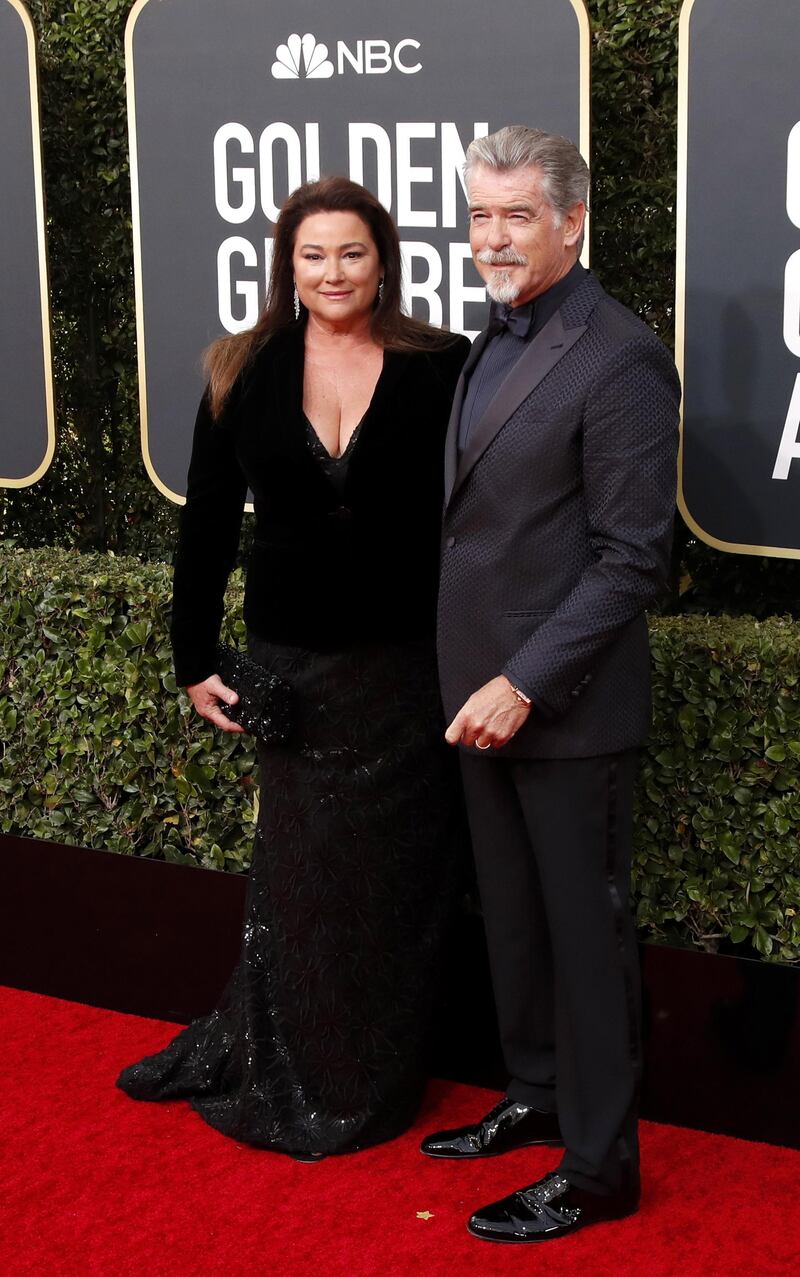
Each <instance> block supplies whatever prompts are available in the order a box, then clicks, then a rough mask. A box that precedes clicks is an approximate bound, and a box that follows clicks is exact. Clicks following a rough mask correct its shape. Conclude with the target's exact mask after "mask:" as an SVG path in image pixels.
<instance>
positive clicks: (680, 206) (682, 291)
mask: <svg viewBox="0 0 800 1277" xmlns="http://www.w3.org/2000/svg"><path fill="white" fill-rule="evenodd" d="M695 2H696V0H684V4H683V8H682V9H681V16H680V23H679V26H678V195H677V205H676V212H677V252H676V262H675V363H676V365H677V368H678V373H679V375H680V379H681V385H683V374H684V356H685V341H686V209H687V182H688V129H689V52H690V46H689V23H690V20H691V16H692V11H693V9H694V6H695ZM684 435H685V404H684V403H683V402H682V403H681V422H680V448H679V451H678V509H679V510H680V512H681V514H682V516H683V519H684V521H685V523H686V524H687V526H688V527H689V528H691V530H692V532H694V533H695V534H696V535H697V536H698V537H700V540H701V541H705V543H706V545H710V546H713V548H714V549H715V550H725V551H726V552H727V553H728V554H759V555H764V556H766V557H770V558H775V559H800V550H794V549H790V548H788V547H781V546H773V545H742V544H739V543H738V542H735V541H721V540H720V539H719V537H715V536H714V535H713V534H712V533H711V532H707V531H706V530H705V528H702V527H701V526H700V524H699V523H698V522H697V520H696V519H695V518H694V517H693V515H692V514H691V513H690V511H689V508H688V506H687V504H686V497H685V495H684V491H683V456H684Z"/></svg>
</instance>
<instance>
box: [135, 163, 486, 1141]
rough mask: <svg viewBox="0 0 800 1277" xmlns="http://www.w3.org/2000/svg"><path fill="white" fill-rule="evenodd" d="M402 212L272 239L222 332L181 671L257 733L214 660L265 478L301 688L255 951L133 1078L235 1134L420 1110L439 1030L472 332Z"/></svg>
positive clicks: (182, 563)
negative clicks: (454, 610)
mask: <svg viewBox="0 0 800 1277" xmlns="http://www.w3.org/2000/svg"><path fill="white" fill-rule="evenodd" d="M400 274H401V266H400V247H399V243H398V239H397V233H396V231H395V228H394V225H393V223H392V221H391V218H390V217H389V215H388V213H387V212H386V211H385V210H384V208H383V207H382V205H381V204H380V203H379V202H378V201H377V200H376V199H375V198H374V197H373V196H372V195H371V194H370V193H369V192H368V191H367V190H365V189H364V188H363V187H361V186H357V185H356V184H355V183H353V182H350V181H347V180H346V179H343V178H327V179H324V180H322V181H320V182H315V183H311V184H307V185H306V186H304V187H301V188H300V189H299V190H297V191H296V192H295V193H294V194H293V195H292V196H291V197H290V198H289V199H288V201H287V202H286V204H285V206H284V208H283V211H282V213H281V216H280V219H279V222H278V224H277V226H276V231H275V242H274V251H273V261H272V270H271V279H270V289H269V296H268V300H267V304H266V307H265V309H264V311H263V313H262V315H261V317H260V319H259V321H258V323H257V324H256V325H255V327H254V328H253V329H252V330H250V331H248V332H245V333H242V334H239V335H237V336H233V337H225V338H222V339H221V340H220V341H218V342H216V343H215V344H214V345H213V346H212V347H211V349H210V351H209V352H208V356H207V371H208V374H209V382H208V387H207V391H206V394H205V396H204V398H203V401H202V403H201V406H200V411H199V414H198V418H197V424H196V427H195V437H194V445H193V451H192V459H191V464H190V467H189V484H188V494H187V500H186V505H185V507H184V509H183V511H182V517H181V525H180V536H179V541H178V549H177V555H176V560H175V579H174V596H173V622H172V641H173V650H174V657H175V669H176V675H177V679H178V682H179V683H181V684H182V685H184V686H186V688H187V691H188V693H189V696H190V697H191V699H192V701H193V703H194V705H195V707H196V708H197V710H198V711H199V713H200V714H202V715H203V717H205V718H207V719H208V720H209V721H210V722H212V723H214V724H216V726H218V727H219V728H220V729H221V730H223V731H236V730H241V729H240V728H237V727H236V726H235V725H234V724H232V723H231V722H230V721H229V719H228V718H227V717H226V716H225V715H224V714H223V713H222V710H221V708H220V702H227V703H229V704H233V703H234V702H235V701H236V700H237V697H236V695H235V693H234V692H232V691H231V689H230V688H227V687H225V686H224V684H223V683H222V681H221V680H220V678H219V677H218V676H217V674H216V673H215V645H216V642H217V636H218V633H219V627H220V622H221V618H222V614H223V595H224V591H225V584H226V581H227V578H228V575H229V573H230V570H231V567H232V565H233V563H234V560H235V557H236V552H237V548H238V541H239V532H240V526H241V519H242V508H243V505H244V500H245V495H246V492H247V490H248V488H249V489H250V490H251V491H252V493H253V497H254V504H255V512H256V532H255V540H254V545H253V551H252V554H251V556H250V560H249V565H248V570H247V583H246V590H245V603H244V614H245V620H246V623H247V627H248V650H249V652H250V655H251V656H252V657H253V658H254V659H255V660H257V661H258V662H259V663H261V664H262V665H265V666H267V667H268V668H269V669H270V670H272V671H273V672H274V673H276V674H278V675H279V676H280V677H281V678H283V679H284V680H286V681H288V682H289V683H290V685H291V687H292V690H293V701H294V705H293V727H292V732H291V735H290V738H289V739H288V741H287V742H286V744H285V745H281V746H274V745H273V746H264V745H259V763H260V766H261V801H260V807H259V818H258V830H257V834H256V840H255V847H254V852H253V864H252V869H251V874H250V883H249V891H248V902H247V910H246V917H245V926H244V934H243V941H242V956H241V962H240V964H239V966H238V967H237V969H236V971H235V972H234V974H233V976H232V978H231V981H230V983H229V986H228V988H227V990H226V992H225V995H224V996H223V999H222V1001H221V1004H220V1006H219V1007H218V1008H217V1009H216V1010H215V1011H214V1012H213V1013H212V1014H211V1015H209V1016H207V1017H205V1018H203V1019H201V1020H197V1021H195V1022H194V1023H193V1024H191V1025H190V1026H189V1027H188V1028H187V1029H186V1030H184V1031H183V1032H182V1033H180V1034H179V1035H178V1037H177V1038H175V1039H174V1041H173V1042H172V1043H171V1044H170V1045H169V1046H168V1047H167V1048H166V1049H165V1050H164V1051H161V1052H160V1053H159V1054H158V1055H155V1056H151V1057H148V1058H147V1059H145V1060H142V1061H141V1062H140V1063H138V1064H135V1065H133V1066H131V1067H130V1068H127V1069H125V1070H124V1071H123V1073H122V1074H121V1075H120V1078H119V1080H118V1085H119V1086H121V1087H122V1089H123V1090H125V1091H127V1093H128V1094H129V1095H131V1096H134V1097H135V1098H137V1099H166V1098H174V1097H178V1096H184V1097H187V1098H189V1099H190V1100H191V1103H192V1105H193V1107H194V1108H196V1109H197V1110H198V1112H199V1113H200V1114H201V1115H202V1116H203V1117H204V1118H205V1120H206V1121H207V1122H209V1123H210V1124H211V1125H212V1126H215V1127H217V1128H218V1129H219V1130H221V1131H223V1132H224V1133H225V1134H227V1135H230V1136H233V1137H235V1138H236V1139H239V1140H244V1141H247V1142H249V1143H253V1144H258V1145H262V1146H265V1147H269V1148H273V1149H278V1150H280V1151H283V1152H287V1153H290V1154H291V1155H293V1156H295V1157H298V1158H301V1159H304V1160H311V1159H313V1158H316V1157H320V1156H325V1155H326V1154H329V1153H338V1152H346V1151H351V1150H354V1149H357V1148H364V1147H366V1146H368V1145H370V1144H373V1143H376V1142H378V1141H380V1140H385V1139H389V1138H391V1137H392V1136H394V1135H397V1134H398V1133H399V1132H400V1131H402V1130H403V1129H405V1128H406V1127H407V1126H408V1124H409V1123H410V1122H411V1120H412V1119H413V1116H414V1113H415V1111H416V1107H417V1104H418V1100H419V1095H420V1089H421V1078H422V1070H421V1062H420V1039H421V1035H422V1032H423V1029H424V1026H425V1012H426V1009H427V1006H428V1003H429V997H430V992H429V991H430V987H431V984H432V982H433V965H434V962H435V958H436V954H437V949H438V943H439V938H440V934H441V930H442V926H443V923H444V919H445V914H446V911H447V901H448V896H449V894H450V893H449V886H450V878H451V869H452V862H453V847H454V843H455V841H456V839H457V837H458V835H459V833H460V828H461V826H460V821H459V813H460V808H459V803H458V799H457V792H458V791H457V787H456V781H455V777H454V775H453V772H452V770H451V769H452V767H453V758H452V756H450V754H449V753H448V751H447V746H446V745H445V743H444V740H443V730H444V723H443V720H442V712H441V709H440V704H439V695H438V688H437V682H436V675H435V663H434V653H433V633H434V612H435V596H436V579H437V564H438V547H439V527H440V517H441V506H442V489H443V445H444V435H445V429H446V424H447V418H448V413H449V408H450V402H451V399H452V396H453V390H454V388H455V383H456V380H457V377H458V373H459V370H460V367H461V365H462V363H463V361H464V358H465V356H466V352H467V350H468V343H467V342H466V340H465V339H464V338H461V337H453V336H451V335H449V334H445V333H441V332H439V331H437V330H434V329H432V328H430V327H428V326H427V325H424V324H421V323H419V322H418V321H415V320H412V319H410V318H408V317H405V316H403V315H402V313H401V310H400Z"/></svg>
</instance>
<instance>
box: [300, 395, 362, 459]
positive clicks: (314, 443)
mask: <svg viewBox="0 0 800 1277" xmlns="http://www.w3.org/2000/svg"><path fill="white" fill-rule="evenodd" d="M378 381H380V377H379V378H378ZM377 386H378V382H376V383H375V388H376V389H377ZM372 397H373V399H374V397H375V391H374V390H373V392H372ZM371 406H372V401H371V400H370V403H369V404H368V405H367V411H366V412H365V413H364V416H363V417H361V419H360V420H359V421H358V422H357V423H356V425H355V427H354V428H353V430H352V432H351V434H350V438H349V439H348V440H347V444H346V445H345V448H344V451H343V452H337V453H333V452H328V449H327V448H326V447H325V444H324V443H323V442H322V440H321V438H320V436H319V431H318V430H317V428H316V426H315V425H314V423H313V421H312V420H311V418H310V417H309V415H308V413H307V412H303V421H304V422H305V424H306V427H307V431H306V434H307V438H308V443H309V446H310V448H311V450H312V451H314V450H316V452H317V455H318V456H319V459H320V461H324V462H326V463H327V462H335V461H345V460H346V459H347V458H348V457H349V455H350V453H351V452H352V450H353V448H354V447H355V445H356V441H357V439H358V436H359V435H360V434H361V427H362V426H363V424H364V420H365V418H366V416H367V413H368V412H369V410H370V408H371Z"/></svg>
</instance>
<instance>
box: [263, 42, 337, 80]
mask: <svg viewBox="0 0 800 1277" xmlns="http://www.w3.org/2000/svg"><path fill="white" fill-rule="evenodd" d="M272 74H273V76H274V77H275V79H276V80H301V79H304V80H328V79H330V77H331V76H332V75H333V63H332V62H331V60H330V58H329V57H328V46H327V44H317V41H316V39H315V37H314V36H313V35H312V34H311V32H310V31H309V32H307V33H306V34H305V35H304V36H300V35H290V36H289V39H288V40H287V41H286V43H285V44H279V45H278V47H277V49H276V50H275V61H274V62H273V64H272Z"/></svg>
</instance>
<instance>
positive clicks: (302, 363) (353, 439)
mask: <svg viewBox="0 0 800 1277" xmlns="http://www.w3.org/2000/svg"><path fill="white" fill-rule="evenodd" d="M300 354H301V361H300V416H301V417H302V419H303V421H304V422H308V425H309V426H310V428H311V429H312V430H313V431H314V434H315V435H316V437H317V439H318V441H319V446H320V448H322V449H323V451H324V453H325V456H326V457H327V458H328V459H329V460H330V461H341V459H342V457H345V456H347V454H348V453H349V452H350V446H351V444H353V445H355V442H356V436H360V435H361V433H362V427H363V425H364V422H365V421H366V420H367V417H368V416H369V415H370V413H371V412H372V409H373V408H374V406H375V401H376V399H377V397H378V391H379V389H380V386H381V382H382V381H383V378H384V374H385V372H386V354H387V352H386V349H385V348H384V350H383V352H382V359H381V370H380V372H379V373H378V377H377V380H376V382H375V385H374V386H373V387H372V394H371V395H370V399H369V403H368V404H367V406H366V408H365V409H364V412H363V413H362V415H361V417H360V419H359V421H358V423H357V425H356V426H355V428H354V430H353V432H352V434H351V435H350V438H349V439H348V440H347V444H346V446H345V447H344V448H343V449H342V451H341V452H339V453H334V452H330V451H329V450H328V449H327V448H326V447H325V444H324V443H323V442H322V437H321V435H320V433H319V431H318V430H317V428H316V426H315V425H314V422H313V421H312V420H311V418H310V417H309V416H308V414H307V413H306V410H305V408H304V407H303V390H304V383H305V373H306V350H305V334H304V336H303V344H302V346H301V348H300Z"/></svg>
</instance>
